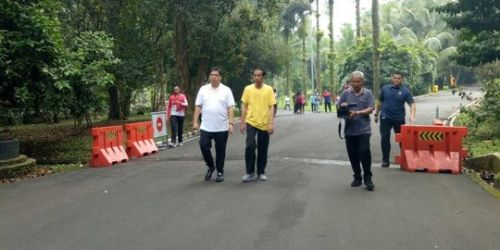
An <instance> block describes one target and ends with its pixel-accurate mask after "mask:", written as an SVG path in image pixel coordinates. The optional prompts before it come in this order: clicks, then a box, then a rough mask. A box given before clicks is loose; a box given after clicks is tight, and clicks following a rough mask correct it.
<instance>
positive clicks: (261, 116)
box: [241, 83, 276, 131]
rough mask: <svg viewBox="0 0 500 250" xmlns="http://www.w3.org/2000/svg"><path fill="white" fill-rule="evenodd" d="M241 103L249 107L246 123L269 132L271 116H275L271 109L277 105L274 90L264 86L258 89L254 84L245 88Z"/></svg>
mask: <svg viewBox="0 0 500 250" xmlns="http://www.w3.org/2000/svg"><path fill="white" fill-rule="evenodd" d="M241 101H242V102H243V103H244V104H247V105H248V109H247V115H246V118H245V121H246V122H247V123H248V124H250V125H252V126H253V127H255V128H257V129H260V130H264V131H267V129H268V125H269V118H270V115H273V114H271V113H270V112H269V108H270V107H271V106H273V105H274V104H275V103H276V99H275V97H274V92H273V88H272V87H271V86H269V85H267V84H262V87H261V88H259V89H258V88H256V87H255V84H253V83H252V84H250V85H248V86H246V87H245V90H244V91H243V95H242V96H241Z"/></svg>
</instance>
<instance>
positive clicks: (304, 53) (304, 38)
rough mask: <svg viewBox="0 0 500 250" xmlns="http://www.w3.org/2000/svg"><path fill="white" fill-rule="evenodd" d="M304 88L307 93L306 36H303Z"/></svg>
mask: <svg viewBox="0 0 500 250" xmlns="http://www.w3.org/2000/svg"><path fill="white" fill-rule="evenodd" d="M302 70H303V72H302V88H303V90H302V91H304V93H305V91H306V89H307V84H306V81H307V79H306V78H307V58H306V36H305V35H304V37H302Z"/></svg>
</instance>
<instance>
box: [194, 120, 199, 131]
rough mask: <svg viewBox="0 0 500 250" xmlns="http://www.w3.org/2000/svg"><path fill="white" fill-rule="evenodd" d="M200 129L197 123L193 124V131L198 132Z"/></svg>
mask: <svg viewBox="0 0 500 250" xmlns="http://www.w3.org/2000/svg"><path fill="white" fill-rule="evenodd" d="M199 128H200V125H198V123H197V122H193V129H194V130H198V129H199Z"/></svg>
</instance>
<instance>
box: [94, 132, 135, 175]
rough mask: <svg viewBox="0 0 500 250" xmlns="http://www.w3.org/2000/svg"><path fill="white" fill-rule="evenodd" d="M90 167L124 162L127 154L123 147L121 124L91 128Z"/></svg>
mask: <svg viewBox="0 0 500 250" xmlns="http://www.w3.org/2000/svg"><path fill="white" fill-rule="evenodd" d="M91 134H92V138H93V142H92V159H91V160H90V166H91V167H108V166H111V165H114V164H116V163H120V162H126V161H127V160H128V156H127V154H126V153H125V149H124V148H123V129H122V126H112V127H100V128H92V130H91Z"/></svg>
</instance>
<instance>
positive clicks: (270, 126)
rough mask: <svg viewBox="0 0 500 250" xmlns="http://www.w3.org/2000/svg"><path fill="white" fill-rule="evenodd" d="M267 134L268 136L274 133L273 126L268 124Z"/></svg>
mask: <svg viewBox="0 0 500 250" xmlns="http://www.w3.org/2000/svg"><path fill="white" fill-rule="evenodd" d="M267 133H269V134H270V135H272V134H273V133H274V124H272V123H271V124H269V126H268V127H267Z"/></svg>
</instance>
